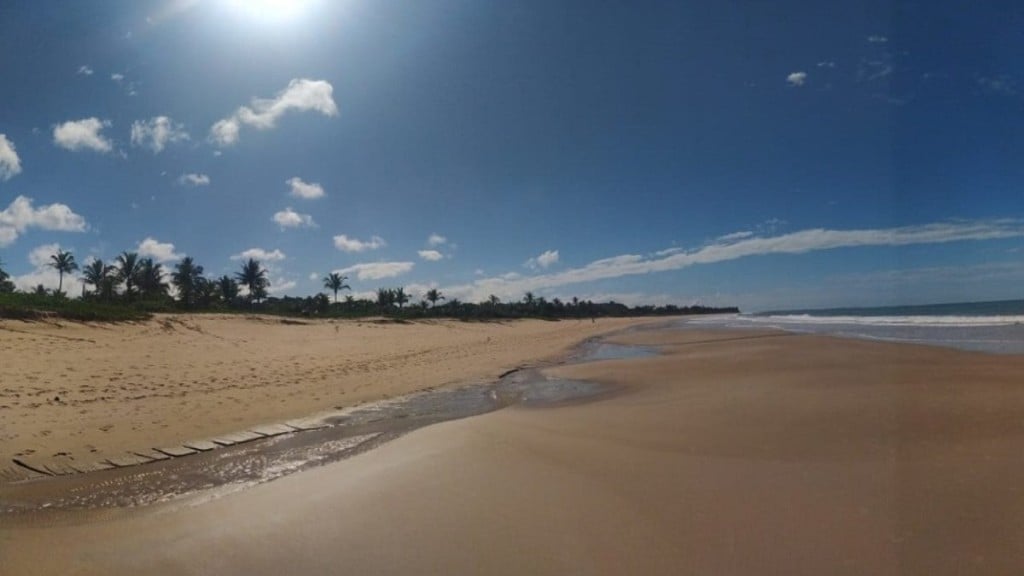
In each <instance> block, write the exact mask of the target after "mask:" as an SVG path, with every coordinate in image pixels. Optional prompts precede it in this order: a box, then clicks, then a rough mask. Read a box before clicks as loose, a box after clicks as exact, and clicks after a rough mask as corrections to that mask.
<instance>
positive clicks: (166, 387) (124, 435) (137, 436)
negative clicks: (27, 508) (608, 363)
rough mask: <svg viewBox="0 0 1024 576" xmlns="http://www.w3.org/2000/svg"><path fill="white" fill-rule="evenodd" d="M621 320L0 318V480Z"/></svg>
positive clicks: (546, 351)
mask: <svg viewBox="0 0 1024 576" xmlns="http://www.w3.org/2000/svg"><path fill="white" fill-rule="evenodd" d="M640 322H650V320H646V321H638V320H629V319H604V320H600V321H598V322H596V323H591V322H590V321H589V320H587V321H563V322H545V321H540V320H525V321H516V322H505V323H499V322H492V323H466V322H453V321H447V320H437V321H422V322H415V323H402V324H396V323H390V322H374V321H365V320H364V321H337V322H330V321H301V322H300V321H295V320H290V319H288V320H285V319H281V318H276V317H260V316H249V317H241V316H237V315H233V316H224V315H161V316H157V317H156V319H154V320H153V321H149V322H142V323H138V324H113V325H112V324H106V325H104V324H96V325H90V324H83V323H72V322H20V321H9V320H0V366H2V378H0V483H2V482H4V481H11V480H17V479H22V478H24V477H26V476H27V475H31V474H32V473H31V472H29V471H28V470H26V468H25V467H24V466H20V465H18V464H15V463H14V460H15V459H16V460H17V461H18V462H21V463H23V464H25V465H27V466H31V467H32V468H35V469H38V470H42V471H44V472H45V471H52V472H56V473H62V472H74V471H75V470H87V469H89V468H91V467H95V466H99V467H103V465H102V464H101V463H102V462H105V461H116V462H130V461H133V460H139V459H144V458H145V457H142V456H138V455H136V453H138V454H143V455H148V457H161V456H160V454H159V453H154V452H153V450H152V449H154V448H176V449H177V448H181V444H182V443H185V442H198V443H199V444H196V445H200V446H209V445H210V443H211V440H212V439H216V438H218V437H223V436H225V435H231V434H233V433H238V432H243V431H250V430H253V429H257V428H256V427H259V426H261V425H266V424H272V423H278V422H282V421H287V420H289V419H295V418H303V417H307V416H309V415H311V414H314V413H319V412H323V411H330V410H340V409H344V408H347V407H351V406H356V405H360V404H363V403H366V402H372V401H375V400H380V399H382V398H389V397H394V396H398V395H402V394H407V393H409V392H412V391H416V390H423V389H429V388H437V387H443V386H454V385H460V384H465V383H469V382H480V381H490V380H493V379H495V378H496V377H497V376H498V375H500V374H501V373H502V372H504V371H507V370H509V369H512V368H516V367H518V366H521V365H523V364H533V363H542V362H544V361H547V360H550V359H553V358H557V357H559V356H560V355H562V354H564V353H565V352H566V351H567V350H568V349H569V348H570V347H571V346H573V345H574V344H576V343H577V342H579V341H580V340H583V339H585V338H588V337H591V336H594V335H595V334H601V333H605V332H608V331H611V330H616V329H619V328H622V327H625V326H629V325H633V324H637V323H640Z"/></svg>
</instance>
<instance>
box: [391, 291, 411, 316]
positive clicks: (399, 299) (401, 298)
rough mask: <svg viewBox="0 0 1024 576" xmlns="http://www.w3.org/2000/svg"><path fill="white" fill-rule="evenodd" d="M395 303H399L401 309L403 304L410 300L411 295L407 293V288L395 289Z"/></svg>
mask: <svg viewBox="0 0 1024 576" xmlns="http://www.w3.org/2000/svg"><path fill="white" fill-rule="evenodd" d="M394 300H395V304H398V309H399V310H401V309H402V306H405V303H406V302H408V301H409V295H408V294H406V293H405V288H401V287H399V288H395V290H394Z"/></svg>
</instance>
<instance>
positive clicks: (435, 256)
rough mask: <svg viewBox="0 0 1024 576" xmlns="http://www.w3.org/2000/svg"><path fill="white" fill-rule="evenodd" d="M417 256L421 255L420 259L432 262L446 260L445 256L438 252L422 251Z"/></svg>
mask: <svg viewBox="0 0 1024 576" xmlns="http://www.w3.org/2000/svg"><path fill="white" fill-rule="evenodd" d="M417 254H419V255H420V258H423V259H424V260H428V261H430V262H437V261H438V260H441V259H442V258H444V254H441V253H440V252H438V251H437V250H420V251H419V252H417Z"/></svg>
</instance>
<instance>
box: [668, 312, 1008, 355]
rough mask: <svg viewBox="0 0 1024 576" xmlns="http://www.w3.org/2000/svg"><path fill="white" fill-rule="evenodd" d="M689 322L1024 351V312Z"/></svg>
mask: <svg viewBox="0 0 1024 576" xmlns="http://www.w3.org/2000/svg"><path fill="white" fill-rule="evenodd" d="M686 324H690V325H692V324H701V325H705V326H721V327H725V328H775V329H778V330H786V331H789V332H800V333H814V334H831V335H834V336H843V337H848V338H863V339H868V340H883V341H891V342H911V343H915V344H930V345H934V346H949V347H953V348H962V349H966V350H980V351H985V352H996V353H1003V354H1024V315H1019V314H1009V315H1002V316H976V315H975V316H968V315H946V316H939V315H936V316H924V315H918V316H915V315H908V316H816V315H812V314H777V315H767V316H753V315H745V314H739V315H735V314H734V315H730V316H717V317H714V318H694V319H691V320H688V321H687V322H686Z"/></svg>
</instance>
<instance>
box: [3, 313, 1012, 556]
mask: <svg viewBox="0 0 1024 576" xmlns="http://www.w3.org/2000/svg"><path fill="white" fill-rule="evenodd" d="M626 338H627V339H628V341H630V342H633V343H659V344H662V345H664V346H665V348H664V350H665V351H666V352H667V354H666V355H664V356H661V357H657V358H651V359H639V360H627V361H621V360H620V361H607V362H600V363H592V364H587V365H579V366H571V367H562V368H557V369H555V372H557V373H559V374H563V375H570V376H573V377H580V378H590V379H596V380H600V381H603V382H607V383H611V384H615V385H617V386H619V387H621V391H620V393H618V394H615V395H613V396H611V397H607V398H604V399H602V400H599V401H596V402H590V403H585V404H577V405H572V406H564V407H558V408H544V409H526V408H513V409H508V410H503V411H500V412H495V413H491V414H487V415H484V416H480V417H475V418H469V419H464V420H459V421H454V422H448V423H444V424H440V425H436V426H432V427H428V428H425V429H422V430H419V431H416V432H413V433H411V434H409V435H407V436H404V437H402V438H400V439H398V440H396V441H394V442H391V443H389V444H386V445H384V446H383V447H381V448H379V449H376V450H373V451H371V452H368V453H365V454H362V455H359V456H356V457H354V458H351V459H349V460H346V461H343V462H340V463H336V464H331V465H328V466H324V467H322V468H318V469H315V470H312V471H309V472H305V473H299V474H295V475H293V476H289V477H286V478H284V479H281V480H278V481H275V482H271V483H268V484H264V485H261V486H258V487H256V488H253V489H251V490H248V491H244V492H241V493H237V494H232V495H229V496H225V497H223V498H220V499H216V500H214V501H212V502H204V503H201V504H195V503H193V504H184V505H180V504H179V505H177V506H174V507H171V508H162V509H157V510H142V511H138V512H137V513H133V514H129V515H127V516H126V517H124V518H119V519H115V520H106V521H92V522H89V521H86V522H85V523H84V524H80V525H74V526H52V525H42V526H38V527H31V528H11V529H8V530H4V529H3V528H2V527H0V558H3V560H0V568H2V569H0V572H4V573H11V574H23V573H33V571H38V572H39V573H55V574H56V573H68V574H78V573H81V574H133V573H161V574H285V573H288V574H299V573H310V574H327V573H338V574H341V573H351V574H567V573H582V574H815V575H817V574H915V575H916V574H1018V573H1020V572H1021V570H1022V568H1024V456H1022V455H1024V379H1022V375H1024V357H1019V356H1018V357H1008V356H990V355H983V354H976V353H966V352H958V351H953V350H944V349H938V348H925V347H917V346H907V345H896V344H884V343H877V342H860V341H849V340H839V339H831V338H825V337H817V336H790V335H779V334H774V333H763V334H759V333H737V332H702V331H685V332H680V331H677V332H671V333H656V332H646V331H645V332H640V333H635V334H631V335H629V336H627V337H626Z"/></svg>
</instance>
